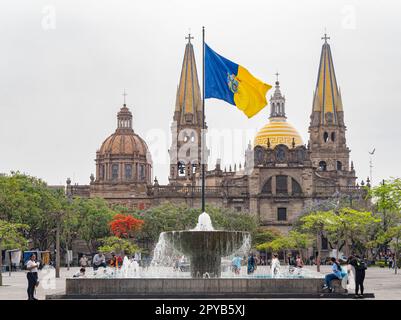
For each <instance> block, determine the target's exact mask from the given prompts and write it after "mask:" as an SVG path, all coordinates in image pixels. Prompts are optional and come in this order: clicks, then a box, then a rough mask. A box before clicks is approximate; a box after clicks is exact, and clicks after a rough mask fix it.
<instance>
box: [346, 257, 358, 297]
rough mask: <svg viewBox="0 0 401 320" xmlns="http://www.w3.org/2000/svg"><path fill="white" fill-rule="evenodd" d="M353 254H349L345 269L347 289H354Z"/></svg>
mask: <svg viewBox="0 0 401 320" xmlns="http://www.w3.org/2000/svg"><path fill="white" fill-rule="evenodd" d="M354 259H355V257H354V256H352V255H351V256H349V257H348V260H347V270H348V284H347V290H348V291H351V290H355V282H356V281H355V267H354V264H355V263H354V262H353V261H354Z"/></svg>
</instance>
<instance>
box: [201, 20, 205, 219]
mask: <svg viewBox="0 0 401 320" xmlns="http://www.w3.org/2000/svg"><path fill="white" fill-rule="evenodd" d="M201 158H202V212H205V27H202V156H201Z"/></svg>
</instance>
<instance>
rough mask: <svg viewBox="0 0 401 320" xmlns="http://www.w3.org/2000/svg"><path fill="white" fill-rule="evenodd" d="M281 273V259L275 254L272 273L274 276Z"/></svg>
mask: <svg viewBox="0 0 401 320" xmlns="http://www.w3.org/2000/svg"><path fill="white" fill-rule="evenodd" d="M279 273H280V260H279V259H278V255H277V254H276V253H275V254H273V259H272V262H271V274H272V278H275V277H276V276H277V275H278V274H279Z"/></svg>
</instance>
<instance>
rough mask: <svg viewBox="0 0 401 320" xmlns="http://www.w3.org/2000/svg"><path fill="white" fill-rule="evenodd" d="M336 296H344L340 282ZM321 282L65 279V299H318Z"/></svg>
mask: <svg viewBox="0 0 401 320" xmlns="http://www.w3.org/2000/svg"><path fill="white" fill-rule="evenodd" d="M334 284H335V287H336V292H337V293H340V294H341V293H346V290H344V289H343V288H342V287H341V285H340V282H339V281H335V282H334ZM322 285H323V279H235V278H233V279H227V278H219V279H191V278H188V279H179V278H166V279H149V278H148V279H140V278H139V279H66V295H65V296H66V297H68V296H70V297H75V298H80V297H82V298H102V296H103V297H110V296H114V297H133V298H134V297H177V296H179V297H247V296H248V297H263V296H271V295H272V294H273V295H274V294H277V295H285V294H296V295H318V294H320V293H322V289H321V288H322Z"/></svg>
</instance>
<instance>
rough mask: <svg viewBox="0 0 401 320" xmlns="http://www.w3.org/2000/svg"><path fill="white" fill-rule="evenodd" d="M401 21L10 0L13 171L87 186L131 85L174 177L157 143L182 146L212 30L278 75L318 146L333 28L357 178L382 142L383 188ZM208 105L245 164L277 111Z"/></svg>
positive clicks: (397, 98)
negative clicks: (189, 76) (186, 88)
mask: <svg viewBox="0 0 401 320" xmlns="http://www.w3.org/2000/svg"><path fill="white" fill-rule="evenodd" d="M400 16H401V2H400V1H397V0H394V1H391V0H388V1H367V0H364V1H362V0H360V1H351V0H348V1H345V0H340V1H339V0H335V1H321V0H315V1H312V0H310V1H306V0H304V1H283V0H281V1H277V0H275V1H270V0H269V1H267V0H263V1H262V0H261V1H256V0H253V1H248V0H247V1H243V0H239V1H238V0H231V1H216V0H210V1H209V0H208V1H200V0H197V1H188V0H187V1H177V0H175V1H171V0H169V1H154V0H147V1H132V0H119V1H118V0H114V1H100V0H93V1H82V0H68V1H54V0H53V1H52V0H46V1H41V0H36V1H32V0H26V1H23V0H2V1H1V3H0V172H9V171H10V170H20V171H22V172H26V173H28V174H30V175H34V176H38V177H41V178H43V179H45V180H46V181H48V182H49V183H50V184H64V183H65V180H66V178H67V177H71V178H72V179H73V183H79V184H87V183H88V182H89V176H90V174H91V173H92V172H95V162H94V159H95V153H96V150H97V149H98V148H99V147H100V145H101V143H102V141H103V140H104V139H105V138H106V137H107V136H108V135H110V134H111V133H112V132H114V130H115V127H116V113H117V112H118V110H119V108H120V107H121V104H122V99H123V98H122V92H123V90H124V88H125V89H126V91H127V93H128V96H127V104H128V106H129V107H130V109H131V111H132V112H133V114H134V130H135V131H136V132H137V133H139V134H140V135H141V136H142V137H143V138H145V140H146V141H147V142H148V144H149V146H150V148H151V151H152V155H153V158H154V162H155V163H154V175H156V176H157V177H158V179H159V182H161V183H166V182H167V177H168V161H169V159H168V153H167V149H168V147H169V142H168V141H166V142H165V147H164V146H163V144H161V145H160V141H159V144H157V145H156V144H155V143H154V133H155V132H156V133H157V132H164V134H165V137H166V138H165V139H170V124H171V121H172V117H173V110H174V105H175V94H176V88H177V84H178V81H179V74H180V71H181V63H182V58H183V55H184V48H185V43H186V40H185V39H184V38H185V36H186V35H187V33H188V29H189V28H191V33H192V34H193V36H194V37H195V39H194V40H193V41H192V42H193V43H194V47H195V50H196V51H195V55H196V58H197V65H198V72H199V73H200V71H201V27H202V25H205V27H206V41H207V42H208V43H209V45H210V46H211V47H212V48H213V49H214V50H216V51H217V52H219V53H220V54H222V55H223V56H225V57H227V58H228V59H231V60H233V61H235V62H236V63H238V64H241V65H243V66H245V67H246V68H247V69H248V70H250V71H251V73H253V74H254V75H256V76H257V77H259V78H260V79H263V80H264V81H265V82H268V83H270V84H272V83H274V80H275V76H274V73H275V72H276V71H277V70H278V71H279V73H280V74H281V76H280V82H281V89H282V92H283V94H285V96H286V99H287V103H286V112H287V117H288V120H289V121H290V122H291V123H292V124H293V125H294V126H295V127H296V128H297V129H298V131H299V132H300V133H301V135H302V137H303V139H304V142H305V143H306V142H307V140H308V132H307V130H308V125H309V116H310V112H311V109H312V92H313V90H314V87H315V82H316V77H317V69H318V64H319V57H320V50H321V45H322V40H321V36H322V35H323V33H324V29H325V28H327V33H328V35H329V36H330V37H331V40H330V41H329V43H330V44H331V48H332V53H333V59H334V66H335V70H336V76H337V81H338V84H339V86H340V87H341V92H342V98H343V104H344V112H345V121H346V125H347V127H348V132H347V142H348V146H349V148H350V149H351V150H352V151H351V159H352V160H354V164H355V168H356V171H357V175H358V176H359V177H360V179H364V180H365V179H366V177H367V176H368V175H369V154H368V151H369V150H371V149H372V148H373V147H376V154H375V155H374V169H373V179H374V182H375V183H377V182H378V180H379V179H383V178H388V177H390V176H401V169H400V168H401V166H400V164H399V163H400V161H399V159H400V158H401V148H400V138H401V126H400V125H399V122H400V119H401V90H400V85H401V61H400V57H401V41H400V38H401V23H400ZM199 76H200V74H199ZM270 93H272V91H270V92H269V95H270ZM206 110H207V111H206V112H207V113H206V117H207V118H206V120H207V123H208V126H209V129H210V130H212V129H214V130H229V131H230V132H232V133H233V136H234V142H233V143H231V144H230V145H229V148H228V149H227V145H226V146H225V147H224V148H223V147H214V148H213V146H210V145H209V148H212V150H211V152H212V154H211V164H213V165H214V163H215V159H216V158H217V157H222V158H223V161H222V162H223V166H224V165H225V164H227V165H229V164H234V163H235V162H237V163H239V162H240V161H241V162H243V161H244V148H245V147H246V144H247V140H248V139H249V138H247V137H246V134H245V133H246V132H247V134H248V135H250V137H252V136H253V135H254V133H256V131H257V130H258V129H260V128H261V127H262V126H263V125H264V124H265V123H266V122H267V118H268V114H269V107H268V108H266V109H265V110H263V111H261V112H260V113H259V114H258V115H256V116H255V117H254V118H252V119H250V120H248V119H247V118H246V117H245V116H244V115H243V114H242V113H241V112H240V111H238V110H236V109H235V108H234V107H231V106H230V105H228V104H226V103H224V102H219V101H216V100H214V101H213V100H211V101H207V104H206ZM236 135H238V138H237V136H236ZM238 140H240V141H238ZM162 142H163V141H162ZM231 149H232V150H231ZM222 150H225V151H224V154H222V153H223V151H222ZM227 150H228V152H227Z"/></svg>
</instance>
